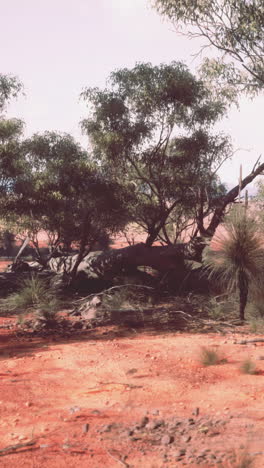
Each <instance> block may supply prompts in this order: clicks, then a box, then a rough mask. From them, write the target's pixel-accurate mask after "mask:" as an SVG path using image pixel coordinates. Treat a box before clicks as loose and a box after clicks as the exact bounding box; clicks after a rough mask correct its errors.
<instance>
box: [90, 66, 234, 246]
mask: <svg viewBox="0 0 264 468" xmlns="http://www.w3.org/2000/svg"><path fill="white" fill-rule="evenodd" d="M82 97H83V99H84V100H85V101H87V103H88V104H89V110H90V113H89V116H88V118H87V119H85V120H84V121H83V122H82V127H83V129H84V131H85V132H86V133H87V135H88V136H89V138H90V141H91V144H92V147H93V157H94V160H95V161H96V162H97V163H98V162H99V163H100V169H101V171H102V172H103V173H106V174H110V175H111V176H112V177H114V178H115V180H117V181H119V182H122V183H123V184H125V185H126V186H127V187H128V188H129V189H130V190H131V191H133V193H134V195H135V202H134V203H133V204H131V207H130V213H131V217H132V220H133V221H134V222H136V223H137V224H138V225H139V226H141V227H142V228H143V229H144V231H145V232H146V233H147V235H148V239H147V244H148V245H151V244H152V243H153V242H154V241H155V240H156V239H157V238H160V239H161V240H162V241H163V242H165V243H168V244H170V243H173V242H174V241H176V240H177V239H178V238H179V236H180V235H181V232H182V231H183V230H184V229H185V228H186V226H187V224H188V222H189V219H190V218H193V217H195V216H196V215H197V211H198V209H197V207H198V204H199V207H200V215H201V218H203V216H207V215H208V214H210V213H211V212H212V210H213V209H214V207H215V202H216V199H217V197H218V196H219V195H220V194H221V193H222V194H223V193H224V191H225V189H224V187H223V186H221V184H220V183H219V180H218V178H217V176H216V175H215V172H216V170H217V168H218V166H219V165H220V164H221V163H222V161H223V160H224V159H226V158H227V157H228V156H229V155H230V153H231V146H230V143H229V140H228V138H226V137H225V136H223V135H222V134H219V135H214V134H212V133H211V127H212V125H213V124H214V123H215V122H216V121H217V120H218V119H219V118H220V117H221V116H222V115H223V114H224V112H225V105H224V104H223V102H222V100H220V99H215V98H213V97H212V95H211V93H210V92H209V91H208V89H207V88H206V87H205V86H204V84H203V83H202V82H201V81H199V80H197V79H196V78H195V77H194V76H193V75H192V74H191V73H190V72H189V70H188V69H187V68H186V66H185V65H183V64H182V63H178V62H172V63H171V64H169V65H160V66H152V65H151V64H149V63H146V64H142V63H139V64H137V65H136V66H135V67H134V68H133V69H131V70H129V69H127V68H125V69H121V70H118V71H116V72H113V73H112V74H111V76H110V79H109V81H108V88H107V89H104V90H99V89H98V88H88V89H86V90H84V91H83V93H82ZM201 212H202V214H201ZM175 225H176V230H175Z"/></svg>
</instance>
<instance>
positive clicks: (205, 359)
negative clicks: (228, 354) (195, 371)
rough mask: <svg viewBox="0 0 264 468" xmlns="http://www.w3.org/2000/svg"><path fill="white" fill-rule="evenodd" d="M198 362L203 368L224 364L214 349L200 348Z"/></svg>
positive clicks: (223, 360)
mask: <svg viewBox="0 0 264 468" xmlns="http://www.w3.org/2000/svg"><path fill="white" fill-rule="evenodd" d="M200 362H201V364H203V366H206V367H207V366H215V365H217V364H221V363H224V362H226V359H224V358H223V357H222V356H221V355H220V354H219V352H218V351H217V350H216V349H215V348H207V347H205V346H204V347H202V349H201V352H200Z"/></svg>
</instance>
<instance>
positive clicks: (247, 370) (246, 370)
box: [240, 358, 257, 375]
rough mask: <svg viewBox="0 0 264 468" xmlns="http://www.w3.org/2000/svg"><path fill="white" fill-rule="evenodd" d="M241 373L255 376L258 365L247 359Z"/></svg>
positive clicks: (241, 367) (243, 363)
mask: <svg viewBox="0 0 264 468" xmlns="http://www.w3.org/2000/svg"><path fill="white" fill-rule="evenodd" d="M240 371H241V372H242V374H249V375H254V374H256V372H257V371H256V364H255V363H254V362H253V361H251V359H250V358H248V359H245V361H243V362H242V364H241V366H240Z"/></svg>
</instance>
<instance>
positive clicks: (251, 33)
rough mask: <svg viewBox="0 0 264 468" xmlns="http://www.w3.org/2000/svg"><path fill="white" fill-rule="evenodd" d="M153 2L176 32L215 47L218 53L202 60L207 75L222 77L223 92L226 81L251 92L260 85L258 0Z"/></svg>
mask: <svg viewBox="0 0 264 468" xmlns="http://www.w3.org/2000/svg"><path fill="white" fill-rule="evenodd" d="M153 3H154V5H155V7H156V8H157V10H158V12H159V13H160V14H161V15H162V16H164V17H165V18H167V19H169V20H170V21H172V22H173V23H174V25H176V27H177V28H178V31H179V32H180V33H183V34H187V36H188V37H191V38H196V39H197V37H200V38H202V39H204V42H205V45H206V46H213V47H214V48H216V49H217V51H218V53H219V57H218V58H217V59H213V60H212V61H210V60H208V59H207V60H206V68H207V77H209V78H213V80H215V78H217V77H218V78H219V80H218V84H220V85H221V81H222V78H224V80H225V83H226V85H227V86H226V85H225V87H224V89H225V91H226V92H227V94H228V92H229V91H228V88H229V90H230V87H229V85H235V87H236V89H237V90H238V89H241V90H244V89H246V90H247V91H249V92H251V93H252V92H253V93H256V92H258V91H259V90H260V89H263V86H264V55H263V46H264V44H263V41H264V36H263V29H264V5H263V1H262V0H249V1H247V0H229V1H228V2H226V1H223V0H201V1H200V0H199V1H196V2H193V0H180V1H178V0H154V1H153ZM186 30H187V32H186ZM217 90H218V92H219V90H220V88H219V87H217ZM233 96H234V95H233ZM229 97H230V96H229Z"/></svg>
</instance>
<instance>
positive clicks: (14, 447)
mask: <svg viewBox="0 0 264 468" xmlns="http://www.w3.org/2000/svg"><path fill="white" fill-rule="evenodd" d="M36 443H37V442H36V440H30V441H29V442H24V443H22V444H15V445H8V447H5V448H3V449H0V456H2V454H5V453H6V452H15V451H16V450H19V449H21V448H24V447H31V446H32V445H35V444H36Z"/></svg>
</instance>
